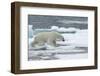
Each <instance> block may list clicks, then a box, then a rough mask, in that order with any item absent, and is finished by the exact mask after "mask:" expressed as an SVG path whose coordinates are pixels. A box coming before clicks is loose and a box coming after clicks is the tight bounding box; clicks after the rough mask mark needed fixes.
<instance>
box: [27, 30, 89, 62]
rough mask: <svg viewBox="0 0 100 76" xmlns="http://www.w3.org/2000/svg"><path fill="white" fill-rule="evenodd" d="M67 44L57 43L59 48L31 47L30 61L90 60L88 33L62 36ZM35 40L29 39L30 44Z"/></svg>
mask: <svg viewBox="0 0 100 76" xmlns="http://www.w3.org/2000/svg"><path fill="white" fill-rule="evenodd" d="M62 35H63V36H64V38H65V42H57V45H59V47H51V46H49V45H44V46H42V47H36V48H34V47H30V45H29V51H28V60H29V61H31V60H57V59H61V60H63V59H64V60H66V59H82V58H88V32H87V30H79V31H77V33H75V34H67V33H64V34H62ZM32 40H34V39H29V44H30V43H31V42H32Z"/></svg>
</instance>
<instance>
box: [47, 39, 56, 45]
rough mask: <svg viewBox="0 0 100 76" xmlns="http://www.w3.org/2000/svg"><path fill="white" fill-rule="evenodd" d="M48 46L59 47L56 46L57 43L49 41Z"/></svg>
mask: <svg viewBox="0 0 100 76" xmlns="http://www.w3.org/2000/svg"><path fill="white" fill-rule="evenodd" d="M48 44H49V45H51V46H53V47H56V46H57V45H56V41H54V40H49V41H48Z"/></svg>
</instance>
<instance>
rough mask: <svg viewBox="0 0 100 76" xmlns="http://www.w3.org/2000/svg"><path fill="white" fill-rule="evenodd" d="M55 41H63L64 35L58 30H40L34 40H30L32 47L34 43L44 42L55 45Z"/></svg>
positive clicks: (40, 43) (41, 44)
mask: <svg viewBox="0 0 100 76" xmlns="http://www.w3.org/2000/svg"><path fill="white" fill-rule="evenodd" d="M56 41H65V40H64V37H63V36H62V35H61V34H60V33H58V32H53V31H52V32H41V33H38V34H37V35H36V36H35V38H34V41H33V42H32V47H34V46H35V45H39V46H43V45H45V44H48V45H51V46H54V47H56V46H57V44H56Z"/></svg>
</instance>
